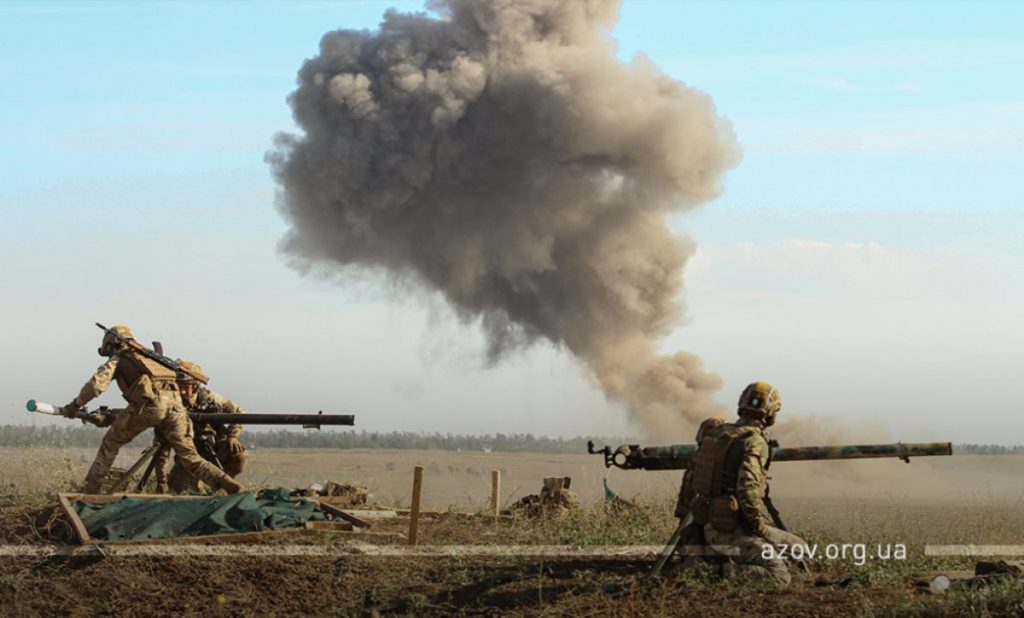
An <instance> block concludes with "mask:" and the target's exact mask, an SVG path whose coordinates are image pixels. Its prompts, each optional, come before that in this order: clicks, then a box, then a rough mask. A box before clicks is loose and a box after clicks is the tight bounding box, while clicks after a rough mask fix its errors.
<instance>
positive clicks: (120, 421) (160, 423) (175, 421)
mask: <svg viewBox="0 0 1024 618" xmlns="http://www.w3.org/2000/svg"><path fill="white" fill-rule="evenodd" d="M111 382H117V385H118V387H119V388H120V389H121V393H122V395H123V396H124V398H125V400H126V401H127V402H128V406H127V407H126V408H125V409H124V410H123V411H122V412H121V413H120V414H118V415H117V417H116V418H115V420H114V422H113V424H112V425H111V426H110V427H109V428H108V429H107V432H106V433H105V434H104V435H103V442H102V443H101V444H100V449H99V452H97V453H96V459H95V461H93V464H92V466H91V467H90V468H89V472H88V473H87V474H86V477H85V487H84V491H85V493H96V492H98V491H100V488H101V486H102V483H103V479H105V478H106V477H107V474H108V473H109V472H110V467H111V466H112V465H113V463H114V459H115V458H116V457H117V453H118V451H119V450H120V449H121V447H122V446H124V445H125V444H127V443H128V442H130V441H131V440H132V439H133V438H135V436H137V435H139V434H140V433H142V432H143V431H145V430H147V429H149V428H154V429H155V430H156V431H157V432H158V433H159V435H160V436H162V438H163V439H164V440H165V441H166V444H168V445H169V446H170V447H171V448H173V449H174V451H175V454H176V456H177V457H178V459H179V460H180V461H181V462H182V463H183V465H185V466H186V468H187V469H188V470H189V472H190V473H191V474H193V475H195V476H196V477H198V478H201V479H203V481H204V482H206V483H208V484H209V485H210V486H212V487H215V488H219V489H224V490H226V491H228V492H229V493H234V492H237V491H240V490H241V485H239V484H238V483H237V482H236V481H234V480H233V479H231V478H230V477H228V476H227V475H225V474H224V473H223V472H221V471H220V470H218V469H217V468H216V467H214V466H212V465H210V464H209V463H207V462H206V461H205V460H203V458H202V457H200V456H199V453H198V452H196V448H195V445H194V444H193V443H192V424H191V422H190V421H189V418H188V414H187V412H186V411H185V408H184V406H183V405H182V402H181V396H180V395H179V393H178V386H177V384H176V382H175V373H174V372H173V371H171V370H170V369H167V368H166V367H164V366H163V365H161V364H159V363H157V362H155V361H152V360H150V359H148V358H145V357H143V356H141V355H139V354H137V353H135V352H133V351H132V350H131V349H129V348H125V349H121V350H117V351H114V353H113V354H112V355H111V356H110V358H109V359H108V360H107V362H105V363H103V365H101V366H100V367H99V368H98V369H97V370H96V372H95V373H94V374H93V376H92V377H91V378H90V379H89V381H88V382H86V383H85V385H84V386H83V387H82V390H81V391H80V392H79V393H78V396H77V397H75V398H74V400H72V402H71V404H70V405H71V406H73V407H75V408H80V407H84V406H85V405H86V404H87V403H89V402H90V401H92V400H93V399H95V398H96V397H99V396H100V395H101V394H103V393H104V392H105V391H106V390H107V388H109V387H110V383H111Z"/></svg>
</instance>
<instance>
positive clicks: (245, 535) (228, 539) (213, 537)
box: [92, 528, 307, 547]
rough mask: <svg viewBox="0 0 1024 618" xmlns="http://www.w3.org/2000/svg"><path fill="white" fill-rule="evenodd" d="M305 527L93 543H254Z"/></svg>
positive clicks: (294, 533)
mask: <svg viewBox="0 0 1024 618" xmlns="http://www.w3.org/2000/svg"><path fill="white" fill-rule="evenodd" d="M305 532H307V530H306V529H305V528H284V529H282V530H260V531H258V532H230V533H225V534H207V535H203V536H169V537H160V538H157V539H137V540H134V541H100V540H95V539H94V540H93V541H92V542H93V543H96V544H99V543H102V544H103V545H105V546H106V545H110V546H114V547H117V546H119V545H203V544H206V543H210V544H220V543H252V542H255V541H265V540H267V539H269V538H276V537H281V536H288V535H297V534H301V533H305Z"/></svg>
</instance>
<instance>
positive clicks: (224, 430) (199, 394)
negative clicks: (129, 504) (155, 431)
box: [154, 361, 249, 493]
mask: <svg viewBox="0 0 1024 618" xmlns="http://www.w3.org/2000/svg"><path fill="white" fill-rule="evenodd" d="M181 366H182V367H183V368H185V369H187V370H190V371H194V372H196V373H201V372H202V368H201V367H200V366H199V365H197V364H195V363H193V362H192V361H181ZM177 382H178V390H179V391H180V392H181V399H182V401H183V402H184V404H185V407H186V408H188V410H189V411H190V412H205V413H213V414H245V409H244V408H242V406H240V405H238V404H237V403H235V402H233V401H231V400H230V399H228V398H227V397H222V396H221V395H218V394H217V393H215V392H213V391H211V390H210V389H208V388H206V387H205V386H203V385H202V384H201V383H199V381H198V380H196V379H195V378H192V377H191V376H189V375H188V374H187V373H184V372H178V374H177ZM241 433H242V426H241V425H239V424H236V423H232V424H225V425H213V426H211V425H204V426H202V427H196V428H195V436H196V437H197V440H198V441H199V442H201V443H202V444H200V445H197V451H198V452H200V453H201V454H202V455H203V456H204V457H205V458H206V459H207V460H212V461H213V463H214V465H217V466H218V467H219V468H220V469H222V470H223V471H224V472H225V473H226V474H227V475H228V476H230V477H232V478H235V477H237V476H238V475H239V474H241V473H242V470H244V469H245V464H246V462H247V461H248V459H249V457H248V455H247V454H246V452H245V447H244V446H243V445H242V443H241V442H239V441H238V436H239V435H240V434H241ZM169 457H170V448H167V447H166V446H165V447H164V448H162V449H161V450H159V451H157V454H156V462H155V463H154V468H155V470H156V482H157V490H158V491H160V492H161V493H162V492H164V491H166V489H167V486H168V484H169V485H170V488H171V489H172V490H173V491H176V492H184V491H198V490H199V480H200V479H199V478H198V477H196V475H194V474H190V473H189V471H188V469H187V468H186V467H185V466H184V465H183V464H182V462H181V461H180V460H179V459H178V458H177V457H176V458H175V460H174V467H172V468H171V473H170V477H168V475H167V472H166V470H167V459H168V458H169Z"/></svg>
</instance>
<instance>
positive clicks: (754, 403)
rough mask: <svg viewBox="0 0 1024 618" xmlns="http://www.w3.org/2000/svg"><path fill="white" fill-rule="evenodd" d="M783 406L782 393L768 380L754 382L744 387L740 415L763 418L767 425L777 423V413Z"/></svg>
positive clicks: (740, 402)
mask: <svg viewBox="0 0 1024 618" xmlns="http://www.w3.org/2000/svg"><path fill="white" fill-rule="evenodd" d="M781 408H782V395H780V394H779V391H778V390H777V389H776V388H775V387H774V386H772V385H771V384H768V383H767V382H754V383H753V384H750V385H748V386H747V388H745V389H743V393H742V394H741V395H740V401H739V410H738V411H739V414H740V416H752V417H754V418H758V419H761V421H763V422H764V425H765V427H770V426H771V425H772V424H774V423H775V415H776V414H778V413H779V410H780V409H781Z"/></svg>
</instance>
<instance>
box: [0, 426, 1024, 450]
mask: <svg viewBox="0 0 1024 618" xmlns="http://www.w3.org/2000/svg"><path fill="white" fill-rule="evenodd" d="M102 439H103V431H102V430H100V429H97V428H95V427H91V426H85V425H70V426H62V425H43V426H39V427H33V426H30V425H0V446H32V447H39V446H51V447H93V448H95V447H98V446H99V444H100V440H102ZM152 439H153V434H152V433H151V432H148V431H147V432H145V433H143V434H142V435H140V436H139V437H138V438H136V439H135V440H134V441H133V442H132V446H144V445H146V444H149V442H150V441H151V440H152ZM588 439H593V440H594V442H595V443H596V444H597V445H598V446H602V445H604V444H611V445H612V446H618V445H619V444H636V443H637V442H638V440H637V439H636V438H587V437H582V436H577V437H573V438H562V437H558V438H551V437H547V436H535V435H533V434H529V433H496V434H483V435H475V436H474V435H465V434H453V433H439V432H437V433H420V432H414V431H383V432H382V431H309V430H306V431H289V430H287V429H281V430H276V431H247V432H245V433H244V434H242V442H243V443H245V444H246V445H248V446H254V447H257V448H335V449H356V448H359V449H417V450H437V451H488V450H490V451H500V452H506V453H508V452H528V453H585V452H586V450H587V440H588ZM953 452H954V453H956V454H965V455H1021V454H1024V445H1016V446H1003V445H1000V444H958V445H954V446H953Z"/></svg>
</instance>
